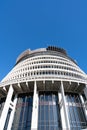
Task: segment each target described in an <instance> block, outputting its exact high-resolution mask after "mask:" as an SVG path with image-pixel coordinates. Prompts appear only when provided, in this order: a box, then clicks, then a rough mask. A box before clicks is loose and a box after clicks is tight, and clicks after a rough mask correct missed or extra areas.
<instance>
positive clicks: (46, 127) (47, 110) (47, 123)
mask: <svg viewBox="0 0 87 130" xmlns="http://www.w3.org/2000/svg"><path fill="white" fill-rule="evenodd" d="M38 114H39V116H38V118H39V119H38V130H61V119H60V112H59V105H58V96H57V94H52V93H51V94H49V93H43V94H39V113H38Z"/></svg>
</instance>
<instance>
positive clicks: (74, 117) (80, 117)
mask: <svg viewBox="0 0 87 130" xmlns="http://www.w3.org/2000/svg"><path fill="white" fill-rule="evenodd" d="M66 100H67V110H68V116H69V121H70V127H71V130H81V129H85V128H86V127H87V121H86V117H85V114H84V110H83V105H82V103H81V100H80V97H79V95H78V94H70V93H67V94H66Z"/></svg>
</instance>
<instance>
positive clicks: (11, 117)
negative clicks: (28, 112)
mask: <svg viewBox="0 0 87 130" xmlns="http://www.w3.org/2000/svg"><path fill="white" fill-rule="evenodd" d="M16 103H17V95H15V98H14V101H13V109H12V112H11V115H10V119H9V123H8V128H7V130H11V127H12V122H13V118H14V113H15V107H16Z"/></svg>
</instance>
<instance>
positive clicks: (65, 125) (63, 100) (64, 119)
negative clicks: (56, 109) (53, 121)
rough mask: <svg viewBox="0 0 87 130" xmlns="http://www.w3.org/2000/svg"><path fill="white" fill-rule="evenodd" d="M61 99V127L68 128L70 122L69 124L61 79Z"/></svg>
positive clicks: (67, 129) (66, 129)
mask: <svg viewBox="0 0 87 130" xmlns="http://www.w3.org/2000/svg"><path fill="white" fill-rule="evenodd" d="M61 99H62V106H63V107H62V109H61V115H62V127H63V129H64V130H70V124H69V118H68V113H67V108H66V100H65V94H64V87H63V82H62V81H61ZM64 121H65V122H64ZM64 127H65V128H64Z"/></svg>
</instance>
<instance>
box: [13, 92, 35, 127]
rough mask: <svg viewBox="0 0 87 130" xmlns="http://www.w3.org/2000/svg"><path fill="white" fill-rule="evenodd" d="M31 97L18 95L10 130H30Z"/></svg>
mask: <svg viewBox="0 0 87 130" xmlns="http://www.w3.org/2000/svg"><path fill="white" fill-rule="evenodd" d="M32 103H33V96H29V95H27V94H25V95H19V97H18V101H17V105H16V112H15V115H14V120H13V125H12V129H11V130H30V129H31V115H32Z"/></svg>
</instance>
